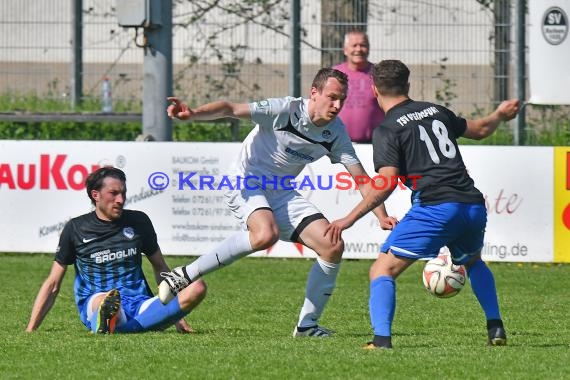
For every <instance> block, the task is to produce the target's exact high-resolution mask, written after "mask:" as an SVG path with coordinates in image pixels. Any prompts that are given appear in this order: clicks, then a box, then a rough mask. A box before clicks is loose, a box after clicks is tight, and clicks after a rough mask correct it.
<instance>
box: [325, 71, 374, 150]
mask: <svg viewBox="0 0 570 380" xmlns="http://www.w3.org/2000/svg"><path fill="white" fill-rule="evenodd" d="M333 69H337V70H339V71H342V72H343V73H345V74H346V75H347V76H348V95H347V97H346V101H345V102H344V106H343V108H342V110H341V111H340V114H339V117H340V119H341V120H342V121H343V123H344V125H346V130H347V131H348V135H349V136H350V138H351V140H352V141H353V142H361V143H362V142H364V143H369V142H371V140H372V130H373V129H374V128H376V127H377V126H378V125H379V124H380V123H381V122H382V120H384V112H383V111H382V109H380V106H379V105H378V102H377V101H376V98H375V97H374V94H373V93H372V83H373V82H372V78H371V77H370V71H371V70H372V64H369V65H368V67H367V68H366V69H365V70H363V71H358V70H357V71H354V70H351V69H349V68H348V65H347V64H346V62H344V63H341V64H339V65H336V66H333Z"/></svg>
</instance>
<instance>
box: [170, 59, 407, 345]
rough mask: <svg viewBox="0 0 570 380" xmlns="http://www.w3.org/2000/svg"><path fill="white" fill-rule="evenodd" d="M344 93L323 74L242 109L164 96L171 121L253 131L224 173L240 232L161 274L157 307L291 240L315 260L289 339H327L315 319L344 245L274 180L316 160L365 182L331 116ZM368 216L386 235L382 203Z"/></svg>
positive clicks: (344, 85)
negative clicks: (298, 89)
mask: <svg viewBox="0 0 570 380" xmlns="http://www.w3.org/2000/svg"><path fill="white" fill-rule="evenodd" d="M347 89H348V79H347V77H346V75H345V74H344V73H342V72H340V71H338V70H335V69H330V68H325V69H321V70H319V72H318V73H317V75H316V76H315V78H314V80H313V84H312V87H311V93H310V97H309V98H308V99H304V98H293V97H285V98H277V99H275V98H273V99H266V100H262V101H258V102H254V103H249V104H248V103H230V102H227V101H215V102H212V103H208V104H205V105H202V106H200V107H197V108H195V109H190V108H189V107H188V105H187V104H185V103H183V102H182V101H180V100H179V99H178V98H174V97H172V98H168V100H169V101H170V102H171V104H170V105H169V106H168V109H167V112H168V116H169V117H171V118H177V119H182V120H214V119H219V118H225V117H233V118H239V119H246V120H251V121H253V122H254V123H255V124H256V127H255V128H254V129H253V130H252V131H251V132H250V134H249V135H248V136H247V137H246V139H245V141H244V142H243V145H242V149H241V152H240V154H239V157H238V159H237V161H236V162H235V165H234V167H233V169H232V172H231V173H230V175H231V176H233V177H234V179H235V181H234V182H233V184H234V185H235V186H233V187H234V188H235V190H230V191H228V192H227V193H226V194H225V196H226V200H227V203H228V206H229V207H230V209H231V210H232V212H233V213H234V216H235V217H237V218H238V219H239V220H240V221H241V222H242V224H243V226H244V231H241V232H237V233H235V234H234V235H232V236H230V237H228V238H227V239H226V240H224V241H223V242H221V244H219V245H218V246H217V247H215V248H214V249H213V250H212V251H211V252H209V253H207V254H205V255H203V256H200V257H199V258H198V259H196V260H195V261H194V262H192V263H191V264H190V265H187V266H184V267H178V268H175V269H174V270H173V271H172V272H166V273H164V274H163V277H164V280H163V281H162V282H161V284H160V286H159V297H160V298H161V300H162V301H163V302H165V303H166V302H168V301H169V300H170V299H171V298H172V297H174V296H175V294H176V293H177V292H178V291H180V290H181V289H183V288H185V287H186V286H188V285H189V284H191V283H192V282H193V281H196V280H197V279H198V278H200V277H201V276H203V275H205V274H207V273H209V272H212V271H214V270H217V269H218V268H221V267H225V266H227V265H229V264H231V263H232V262H234V261H235V260H236V259H239V258H241V257H244V256H247V255H249V254H250V253H252V252H255V251H259V250H263V249H267V248H269V247H271V246H272V245H273V244H275V243H276V242H277V240H278V239H282V240H285V241H292V242H298V243H301V244H303V245H305V246H307V247H309V248H311V249H312V250H314V251H315V252H316V253H317V254H318V257H317V260H316V262H315V264H314V265H313V267H312V268H311V271H310V273H309V278H308V281H307V288H306V294H305V301H304V304H303V306H302V309H301V313H300V316H299V322H298V324H297V325H296V326H295V329H294V331H293V336H311V337H326V336H329V335H331V331H330V330H328V329H326V328H323V327H321V326H319V324H318V320H319V317H320V316H321V314H322V312H323V310H324V308H325V305H326V303H327V301H328V300H329V298H330V296H331V294H332V291H333V289H334V287H335V283H336V277H337V274H338V271H339V266H340V262H341V258H342V253H343V250H344V243H343V241H342V240H340V241H338V242H336V243H335V244H333V243H332V242H331V240H330V238H329V237H327V236H325V234H324V232H325V230H326V228H327V226H328V225H329V222H328V221H327V219H326V218H325V217H324V216H323V214H322V213H321V212H320V211H319V210H318V209H317V208H316V207H315V206H314V205H313V204H312V203H311V202H309V201H308V200H306V199H305V198H304V197H303V196H302V195H301V194H299V193H298V192H297V191H296V190H295V189H293V188H291V187H287V188H284V187H280V186H279V185H280V184H281V183H282V182H281V180H277V181H275V180H274V179H275V178H278V179H282V178H295V177H296V176H297V175H298V174H299V173H300V172H301V171H302V170H303V168H304V167H305V166H306V165H307V164H310V163H311V162H314V161H316V160H318V159H319V158H321V157H323V156H328V158H329V159H330V160H331V162H332V163H333V164H334V163H341V164H343V165H344V166H345V168H346V170H347V171H348V172H349V173H350V174H351V175H352V177H356V176H367V174H366V172H365V170H364V168H363V167H362V164H361V163H360V161H359V159H358V157H357V156H356V154H355V151H354V148H353V146H352V143H351V141H350V138H349V136H348V134H347V132H346V130H345V127H344V125H343V123H342V121H341V120H340V119H338V118H337V116H338V113H339V112H340V110H341V108H342V106H343V102H344V100H345V99H346V93H347ZM246 176H248V178H249V180H248V186H243V184H242V186H238V183H237V182H238V180H239V179H240V178H241V179H243V178H245V177H246ZM252 178H253V179H255V178H257V179H258V181H257V183H252V181H251V179H252ZM253 182H255V181H253ZM276 184H277V187H276V186H275V185H276ZM238 187H239V188H238ZM244 187H245V188H244ZM359 188H360V192H361V193H362V195H363V196H364V195H365V194H366V193H367V191H368V188H365V187H363V186H360V187H359ZM375 214H376V216H377V217H378V218H379V220H380V226H381V228H383V229H391V228H392V227H393V226H394V225H395V224H396V223H397V220H396V219H394V218H392V217H388V215H387V214H386V209H385V208H384V205H381V206H379V207H378V208H377V209H376V210H375Z"/></svg>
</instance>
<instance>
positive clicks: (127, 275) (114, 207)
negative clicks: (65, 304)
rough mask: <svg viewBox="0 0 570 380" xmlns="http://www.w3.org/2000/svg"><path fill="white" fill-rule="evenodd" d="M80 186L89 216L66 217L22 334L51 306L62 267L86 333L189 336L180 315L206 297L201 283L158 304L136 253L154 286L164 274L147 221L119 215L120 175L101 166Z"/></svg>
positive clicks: (129, 212)
mask: <svg viewBox="0 0 570 380" xmlns="http://www.w3.org/2000/svg"><path fill="white" fill-rule="evenodd" d="M85 185H86V190H87V195H88V196H89V199H91V203H92V204H93V205H94V206H95V210H94V211H92V212H90V213H88V214H85V215H81V216H78V217H76V218H73V219H71V220H70V221H69V222H68V223H67V224H66V225H65V227H64V228H63V231H62V233H61V236H60V239H59V246H58V248H57V252H56V255H55V261H54V262H53V264H52V268H51V272H50V274H49V275H48V278H47V279H46V280H45V281H44V283H43V285H42V286H41V288H40V290H39V292H38V295H37V297H36V301H35V302H34V306H33V308H32V313H31V316H30V321H29V322H28V326H27V328H26V331H28V332H30V331H34V330H36V329H37V328H38V327H39V326H40V324H41V323H42V321H43V319H44V318H45V316H46V315H47V313H48V312H49V310H50V309H51V307H52V306H53V304H54V302H55V299H56V297H57V295H58V293H59V290H60V287H61V282H62V281H63V277H64V275H65V272H66V270H67V266H68V265H74V267H75V282H74V293H75V303H76V305H77V309H78V311H79V317H80V319H81V322H83V324H84V325H85V326H86V327H87V328H88V329H89V330H91V331H92V332H94V333H113V332H122V333H129V332H142V331H148V330H161V329H164V328H166V327H168V326H170V325H176V329H177V330H178V331H179V332H191V331H192V329H191V328H190V326H188V324H187V323H186V322H185V321H184V319H183V317H184V316H185V315H187V314H188V313H190V311H191V310H193V309H194V308H195V307H196V306H197V305H198V304H199V303H200V302H201V301H202V299H203V298H204V297H205V295H206V285H205V284H204V282H203V281H201V280H200V281H197V282H193V283H192V284H191V285H190V286H189V287H187V288H185V289H184V290H182V291H181V292H180V293H178V295H177V297H176V298H174V299H173V300H172V301H171V302H169V303H168V304H166V305H163V304H162V303H161V302H160V300H159V299H158V297H154V296H153V294H152V292H151V290H150V286H149V285H148V283H147V281H146V278H145V275H144V273H143V269H142V255H143V254H144V255H146V257H147V259H148V260H149V261H150V263H151V265H152V269H153V271H154V277H155V280H156V281H158V282H159V281H161V276H160V273H161V272H168V271H169V270H170V269H169V268H168V266H167V265H166V262H165V261H164V257H163V255H162V252H161V251H160V247H159V246H158V242H157V238H156V233H155V231H154V228H153V226H152V223H151V221H150V219H149V218H148V216H147V215H146V214H145V213H143V212H140V211H134V210H124V209H123V205H124V203H125V200H126V192H127V187H126V177H125V173H123V171H122V170H120V169H116V168H112V167H103V168H100V169H98V170H96V171H95V172H93V173H91V174H90V175H89V176H88V177H87V180H86V181H85Z"/></svg>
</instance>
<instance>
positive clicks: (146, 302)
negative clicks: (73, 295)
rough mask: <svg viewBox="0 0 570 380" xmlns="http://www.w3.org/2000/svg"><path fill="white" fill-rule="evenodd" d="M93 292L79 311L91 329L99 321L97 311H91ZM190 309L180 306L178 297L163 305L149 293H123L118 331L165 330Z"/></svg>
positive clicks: (116, 330) (82, 320)
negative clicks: (131, 294)
mask: <svg viewBox="0 0 570 380" xmlns="http://www.w3.org/2000/svg"><path fill="white" fill-rule="evenodd" d="M98 294H101V293H96V294H93V295H92V296H91V297H90V298H89V300H88V301H87V302H85V304H84V307H83V309H82V310H81V311H80V313H79V317H80V319H81V322H83V324H84V325H85V326H86V327H87V328H88V329H89V330H92V331H93V330H94V329H95V324H96V323H97V322H96V321H97V311H94V312H91V311H90V310H89V309H90V308H91V302H90V301H91V300H92V299H93V298H94V296H96V295H98ZM188 313H189V311H184V310H182V309H181V308H180V304H179V302H178V297H176V298H174V299H173V300H172V301H170V302H169V303H168V304H166V305H163V304H162V303H161V302H160V300H159V299H158V297H156V296H155V297H150V296H147V295H142V294H141V295H136V296H125V295H122V294H121V309H120V311H119V318H118V320H117V327H116V329H115V332H117V333H135V332H143V331H151V330H152V331H156V330H163V329H165V328H167V327H169V326H172V325H173V324H174V323H176V322H177V321H178V320H180V319H182V318H183V317H184V316H185V315H187V314H188Z"/></svg>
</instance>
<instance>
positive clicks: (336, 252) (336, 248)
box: [317, 240, 344, 263]
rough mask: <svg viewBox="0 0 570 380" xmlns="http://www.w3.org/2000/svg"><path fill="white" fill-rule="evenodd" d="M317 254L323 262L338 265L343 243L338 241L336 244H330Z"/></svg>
mask: <svg viewBox="0 0 570 380" xmlns="http://www.w3.org/2000/svg"><path fill="white" fill-rule="evenodd" d="M317 253H319V256H320V257H321V258H322V259H323V260H325V261H329V262H331V263H339V262H340V260H341V259H342V254H343V253H344V241H343V240H339V241H338V242H337V243H336V244H331V245H329V246H327V247H326V248H323V249H321V250H320V252H317Z"/></svg>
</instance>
